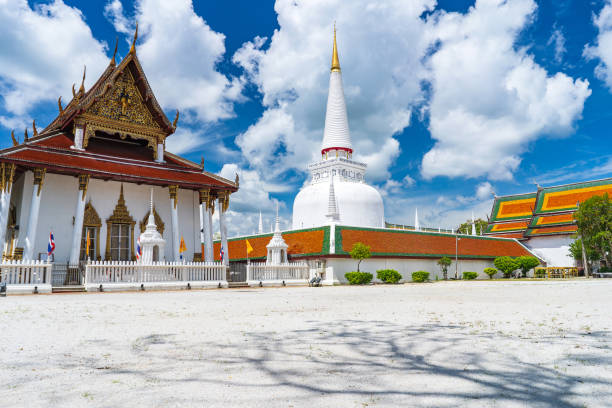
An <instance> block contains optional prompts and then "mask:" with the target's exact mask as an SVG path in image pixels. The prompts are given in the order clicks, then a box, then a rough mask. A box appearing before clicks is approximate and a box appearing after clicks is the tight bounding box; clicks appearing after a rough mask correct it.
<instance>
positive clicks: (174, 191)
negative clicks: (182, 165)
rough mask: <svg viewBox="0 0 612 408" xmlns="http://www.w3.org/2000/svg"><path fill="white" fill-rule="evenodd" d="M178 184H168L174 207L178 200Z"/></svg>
mask: <svg viewBox="0 0 612 408" xmlns="http://www.w3.org/2000/svg"><path fill="white" fill-rule="evenodd" d="M178 188H179V187H178V186H177V185H172V186H168V192H169V193H170V199H171V200H174V208H175V209H176V204H177V202H178Z"/></svg>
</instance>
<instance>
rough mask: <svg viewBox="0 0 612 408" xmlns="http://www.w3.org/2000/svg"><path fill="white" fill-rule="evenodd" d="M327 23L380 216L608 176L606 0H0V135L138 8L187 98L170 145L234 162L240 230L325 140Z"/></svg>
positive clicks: (438, 221) (226, 170)
mask: <svg viewBox="0 0 612 408" xmlns="http://www.w3.org/2000/svg"><path fill="white" fill-rule="evenodd" d="M168 3H170V4H168ZM334 21H336V22H337V26H338V45H339V51H340V63H341V66H342V74H343V79H344V86H345V94H346V99H347V105H348V115H349V124H350V127H351V135H352V138H353V144H354V147H355V150H356V151H355V155H356V157H357V158H358V159H359V160H362V161H365V162H366V163H368V165H369V171H368V177H369V182H371V183H372V184H374V185H375V186H376V187H377V188H379V190H380V191H381V192H382V194H383V197H384V200H385V212H386V214H385V215H386V219H387V221H390V222H394V223H405V224H412V223H413V222H414V220H413V214H414V209H415V208H416V207H418V209H419V215H420V217H421V220H420V221H421V225H423V224H425V225H428V226H432V227H437V226H442V227H452V226H455V225H457V223H459V222H460V221H461V220H465V219H466V218H468V217H469V216H470V214H471V213H472V212H474V213H475V215H476V216H477V217H478V216H480V217H483V218H484V217H486V214H487V213H488V212H489V210H490V205H491V198H492V193H493V192H495V193H496V194H498V195H504V194H512V193H521V192H527V191H532V190H534V189H535V183H539V184H540V185H544V186H546V185H556V184H564V183H570V182H575V181H582V180H588V179H594V178H604V177H610V175H611V174H612V153H611V152H612V138H611V137H610V135H609V133H608V132H609V130H608V129H610V128H612V112H611V111H610V108H609V106H611V105H612V93H611V91H610V89H611V87H612V66H611V64H612V6H611V5H610V3H609V1H604V0H600V1H584V0H582V1H581V0H574V1H570V0H568V1H552V0H550V1H535V0H507V1H501V0H481V1H459V0H444V1H443V0H440V1H437V2H436V1H435V0H414V1H410V2H406V1H400V0H388V1H384V2H382V1H380V2H374V1H367V0H355V1H351V2H346V1H340V0H326V1H317V0H312V1H293V0H292V1H289V0H279V1H277V2H274V1H256V2H254V1H247V0H228V1H194V2H193V4H192V2H191V1H190V0H176V1H173V2H165V1H162V0H136V1H128V0H96V1H71V0H64V1H63V2H62V1H60V0H56V1H28V2H26V1H25V0H9V1H8V2H6V1H2V0H0V27H1V28H0V34H1V35H0V37H1V38H4V39H5V40H4V41H3V42H2V43H1V44H0V60H1V63H0V131H1V132H4V134H5V135H6V137H5V138H3V139H2V142H1V144H2V146H4V147H6V146H8V145H9V144H10V143H9V142H10V137H9V134H10V130H11V129H16V134H18V135H22V134H23V128H24V127H25V126H30V124H31V121H32V119H36V122H37V124H38V127H39V128H42V127H44V126H45V125H46V124H47V123H49V121H50V120H52V119H53V117H54V116H55V115H56V113H57V102H56V101H57V97H58V96H59V95H62V97H63V98H62V99H63V100H64V101H65V102H64V103H67V101H68V100H69V98H70V87H71V85H72V83H73V82H78V81H79V80H80V75H81V72H82V67H83V65H84V64H87V67H88V69H87V72H88V78H87V80H86V85H91V84H92V83H93V81H95V79H96V77H97V75H99V73H100V72H101V71H102V70H103V69H104V68H105V67H106V65H107V64H108V58H109V57H110V53H111V51H112V48H113V45H114V40H115V38H116V37H119V55H120V56H124V55H125V54H126V53H127V51H128V49H129V42H130V40H131V37H132V33H133V30H134V27H135V23H136V22H138V23H139V27H140V28H139V31H140V37H139V40H138V43H137V53H138V56H139V58H140V60H141V63H142V64H143V67H144V69H145V72H146V73H147V75H148V77H149V81H150V83H151V85H152V87H153V90H154V92H155V93H156V95H157V98H158V101H159V102H160V104H161V105H162V106H163V107H164V109H165V110H166V112H167V113H168V116H169V117H173V116H174V115H173V113H172V112H174V110H175V109H177V108H178V109H179V110H180V111H181V120H180V121H179V131H178V132H177V133H176V134H175V135H173V136H171V137H170V138H169V139H168V150H171V151H176V152H179V153H180V154H182V155H183V156H186V157H188V158H190V159H192V160H194V161H196V162H199V160H200V157H201V156H204V157H205V160H206V168H207V170H209V171H213V172H215V173H220V174H222V175H224V176H226V177H228V178H231V179H233V178H234V174H235V173H236V172H238V173H240V175H241V191H240V192H239V193H238V194H237V195H235V197H234V198H233V200H232V206H231V211H232V217H231V218H232V219H233V222H232V233H250V232H252V231H253V229H254V228H255V225H256V223H257V218H258V214H259V211H260V210H261V211H262V212H263V213H264V216H265V217H266V219H267V220H270V219H271V217H272V214H273V212H274V207H275V206H274V201H275V200H280V202H281V215H282V216H283V219H284V222H285V225H289V223H290V215H291V207H292V203H293V198H294V197H295V194H296V193H297V191H298V190H299V188H300V187H301V186H302V185H303V183H304V182H305V180H306V178H307V173H306V165H307V164H308V163H309V162H311V161H313V160H315V159H316V158H317V155H318V151H319V149H320V147H319V145H320V142H321V139H322V135H323V125H324V110H325V104H326V96H327V95H326V92H327V85H328V79H329V62H330V57H331V40H332V26H333V22H334ZM268 222H269V221H266V224H268Z"/></svg>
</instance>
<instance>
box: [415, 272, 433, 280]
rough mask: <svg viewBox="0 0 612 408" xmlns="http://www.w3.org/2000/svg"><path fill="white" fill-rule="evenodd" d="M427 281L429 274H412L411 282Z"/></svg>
mask: <svg viewBox="0 0 612 408" xmlns="http://www.w3.org/2000/svg"><path fill="white" fill-rule="evenodd" d="M427 280H429V272H425V271H416V272H412V281H413V282H426V281H427Z"/></svg>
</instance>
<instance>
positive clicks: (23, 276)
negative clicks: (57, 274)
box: [0, 260, 52, 285]
mask: <svg viewBox="0 0 612 408" xmlns="http://www.w3.org/2000/svg"><path fill="white" fill-rule="evenodd" d="M51 269H52V264H50V263H48V262H45V261H23V260H20V261H14V260H4V261H2V263H0V282H4V283H6V284H7V285H40V284H50V283H51Z"/></svg>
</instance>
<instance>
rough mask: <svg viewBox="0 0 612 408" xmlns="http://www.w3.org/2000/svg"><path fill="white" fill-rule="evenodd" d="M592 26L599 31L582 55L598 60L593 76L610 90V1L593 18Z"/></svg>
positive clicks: (611, 58) (611, 20) (611, 11)
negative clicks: (593, 42) (592, 43)
mask: <svg viewBox="0 0 612 408" xmlns="http://www.w3.org/2000/svg"><path fill="white" fill-rule="evenodd" d="M593 24H594V25H595V27H597V29H598V30H599V33H598V34H597V39H596V40H595V44H594V45H589V44H587V45H586V46H585V47H584V51H583V55H584V57H585V58H586V59H587V60H591V59H598V60H599V64H598V65H597V67H596V68H595V75H596V76H597V77H598V78H599V79H601V80H602V81H604V82H605V83H606V85H607V86H608V88H610V89H611V90H612V1H611V0H606V4H605V6H604V7H603V8H602V9H601V11H600V12H599V15H596V16H594V18H593Z"/></svg>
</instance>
